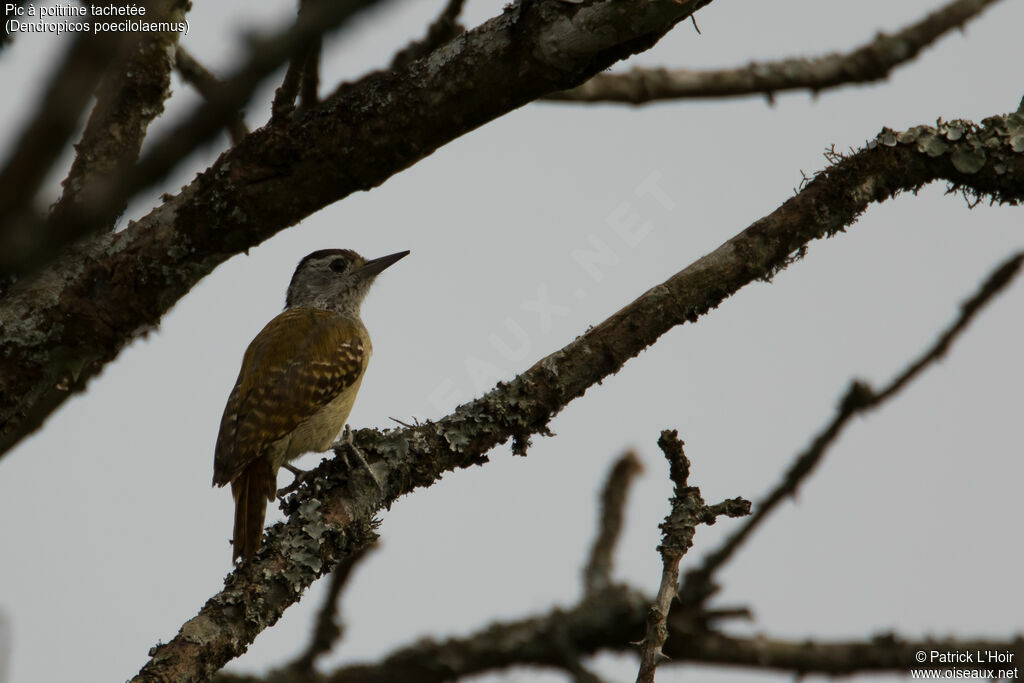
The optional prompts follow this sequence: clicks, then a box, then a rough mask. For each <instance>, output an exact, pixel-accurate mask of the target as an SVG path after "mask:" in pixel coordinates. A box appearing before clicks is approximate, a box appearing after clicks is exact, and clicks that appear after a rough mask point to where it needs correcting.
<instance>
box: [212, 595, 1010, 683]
mask: <svg viewBox="0 0 1024 683" xmlns="http://www.w3.org/2000/svg"><path fill="white" fill-rule="evenodd" d="M649 605H650V599H649V598H648V597H646V596H644V595H642V594H640V593H638V592H636V591H633V590H631V589H629V588H627V587H626V586H621V585H619V586H612V587H610V588H606V589H603V590H602V591H599V592H598V593H596V594H594V595H589V596H585V597H584V598H583V599H582V600H581V601H580V602H579V603H577V604H576V605H574V606H573V607H572V608H571V609H553V610H551V611H550V612H547V613H545V614H541V615H538V616H535V617H530V618H527V619H522V620H518V621H511V622H498V623H494V624H492V625H490V626H488V627H486V628H484V629H481V630H480V631H478V632H476V633H473V634H470V635H469V636H466V637H464V638H451V639H448V640H444V641H440V642H439V641H436V640H433V639H420V640H418V641H417V642H416V643H415V644H413V645H409V646H407V647H404V648H401V649H399V650H396V651H395V652H393V653H392V654H390V655H388V656H387V657H386V658H384V659H383V660H382V661H380V662H378V663H375V664H352V665H347V666H343V667H340V668H337V669H335V670H333V671H331V672H329V673H327V674H324V675H323V678H322V679H320V680H321V683H404V682H405V681H417V682H419V683H446V682H448V681H455V680H458V679H461V678H466V677H469V676H473V675H477V674H481V673H486V672H494V671H500V670H503V669H507V668H509V667H512V666H543V667H549V668H554V669H561V668H562V664H561V662H562V660H563V658H564V654H565V653H564V652H563V651H562V648H565V647H570V648H572V649H573V652H574V653H576V654H578V655H579V656H589V655H594V654H597V653H600V652H623V653H625V652H633V651H634V646H633V644H632V642H631V641H633V640H635V639H636V638H637V636H638V634H639V633H641V632H642V631H643V628H644V616H645V613H646V611H647V607H648V606H649ZM680 612H681V610H679V609H678V608H677V609H675V610H673V612H672V615H671V619H670V626H671V629H670V635H669V639H668V641H667V643H666V645H665V652H666V654H667V655H669V656H670V657H671V661H670V662H667V664H668V665H676V666H678V665H681V664H715V665H720V666H732V667H742V668H749V669H752V670H755V671H779V672H783V673H793V674H821V675H826V676H829V675H831V676H841V675H851V674H857V673H884V672H896V673H903V674H905V673H906V672H907V671H908V670H909V669H912V668H922V665H921V663H919V662H918V661H917V659H916V655H917V653H918V652H921V651H924V652H926V653H930V652H931V651H932V650H937V651H940V652H947V651H954V652H974V651H977V650H981V651H987V650H994V651H999V652H1012V653H1014V654H1015V655H1016V657H1015V662H1016V661H1020V659H1021V656H1022V655H1024V639H1021V638H1020V637H1018V638H1016V639H1014V640H981V639H975V640H965V639H955V638H946V639H937V638H935V639H933V638H929V639H926V640H919V639H918V640H911V639H905V638H902V637H899V636H896V635H894V634H884V635H878V636H875V637H873V638H870V639H866V640H862V641H835V642H818V641H809V640H803V641H788V640H781V639H775V638H770V637H765V636H755V637H752V638H737V637H732V636H727V635H724V634H720V633H714V632H710V633H709V632H700V631H692V630H688V629H686V628H685V627H684V628H678V626H679V625H678V624H677V623H676V622H680V621H683V622H685V619H681V618H678V617H679V615H680ZM684 626H685V624H684ZM940 668H941V667H940ZM216 680H217V683H264V682H266V681H267V680H268V679H267V678H265V677H253V676H236V675H232V674H220V675H218V676H217V679H216ZM274 680H275V681H277V682H278V683H293V682H294V683H300V681H305V680H307V679H299V678H287V677H286V678H275V679H274Z"/></svg>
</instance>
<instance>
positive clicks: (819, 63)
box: [545, 0, 998, 104]
mask: <svg viewBox="0 0 1024 683" xmlns="http://www.w3.org/2000/svg"><path fill="white" fill-rule="evenodd" d="M997 1H998V0H953V2H950V3H948V4H947V5H944V6H943V7H941V8H939V9H938V10H936V11H935V12H932V13H931V14H929V15H928V16H926V17H925V18H924V19H922V20H921V21H918V22H916V23H914V24H911V25H910V26H907V27H906V28H904V29H902V30H901V31H899V32H898V33H896V34H894V35H886V34H884V33H879V34H878V36H876V37H875V39H874V40H872V41H870V42H868V43H866V44H865V45H862V46H861V47H859V48H857V49H856V50H853V51H851V52H848V53H845V54H838V53H832V54H828V55H824V56H821V57H813V58H807V57H801V58H794V59H784V60H781V61H777V62H760V63H758V62H753V63H751V64H749V65H747V66H743V67H738V68H733V69H709V70H694V69H666V68H660V69H658V68H635V69H633V70H631V71H629V72H627V73H602V74H598V75H597V76H594V77H593V78H592V79H590V80H589V81H587V82H586V83H584V84H583V85H580V86H577V87H575V88H573V89H571V90H566V91H564V92H559V93H553V94H551V95H549V96H548V97H546V98H545V99H547V100H555V101H561V102H623V103H628V104H645V103H648V102H659V101H663V100H681V99H696V98H719V97H738V96H745V95H757V94H764V95H767V96H768V97H769V98H770V97H772V96H773V95H774V94H775V93H777V92H783V91H786V90H810V91H811V92H814V93H817V92H820V91H822V90H827V89H830V88H836V87H839V86H843V85H850V84H856V83H873V82H876V81H881V80H885V79H886V78H888V77H889V74H890V72H892V70H893V69H895V68H896V67H898V66H900V65H901V64H906V63H908V62H910V61H912V60H913V59H914V58H916V57H917V55H918V54H919V53H920V52H921V51H922V50H923V49H925V48H926V47H928V46H929V45H931V44H932V43H934V42H935V41H937V40H938V39H939V38H941V37H942V36H943V35H945V34H946V33H949V32H950V31H952V30H953V29H955V28H962V27H963V25H964V24H965V23H967V21H969V20H970V19H972V18H974V17H976V16H978V15H979V14H981V12H982V11H983V10H984V9H985V8H986V7H988V5H990V4H992V3H994V2H997Z"/></svg>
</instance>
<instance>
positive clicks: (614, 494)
mask: <svg viewBox="0 0 1024 683" xmlns="http://www.w3.org/2000/svg"><path fill="white" fill-rule="evenodd" d="M643 469H644V468H643V465H642V464H640V460H639V459H638V458H637V457H636V453H635V452H633V451H626V452H625V453H624V454H623V455H622V456H621V457H620V458H619V459H618V460H617V461H616V462H615V465H614V466H613V467H612V470H611V472H609V473H608V480H607V481H606V482H605V485H604V488H603V489H602V491H601V507H600V527H599V529H598V532H597V536H596V537H595V538H594V545H593V546H591V548H590V559H588V560H587V564H586V566H585V567H584V568H583V591H584V592H585V593H593V592H595V591H599V590H602V589H604V588H607V587H608V586H610V585H611V583H612V556H613V554H614V553H615V545H616V543H617V542H618V540H619V533H620V532H621V531H622V518H623V516H624V515H625V512H626V501H627V497H628V495H629V487H630V484H632V483H633V479H634V478H635V477H636V476H637V475H638V474H640V473H641V472H643Z"/></svg>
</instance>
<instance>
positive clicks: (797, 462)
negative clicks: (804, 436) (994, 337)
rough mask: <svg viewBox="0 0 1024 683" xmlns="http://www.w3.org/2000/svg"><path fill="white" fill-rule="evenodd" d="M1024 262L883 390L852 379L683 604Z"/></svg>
mask: <svg viewBox="0 0 1024 683" xmlns="http://www.w3.org/2000/svg"><path fill="white" fill-rule="evenodd" d="M1022 263H1024V252H1020V253H1017V254H1014V255H1013V256H1011V257H1010V258H1008V259H1007V260H1006V261H1004V262H1003V263H1001V264H999V266H998V267H996V269H995V270H994V271H993V272H992V273H991V274H990V275H989V276H988V278H986V280H985V282H984V283H983V284H982V285H981V287H980V288H979V289H978V291H977V292H976V293H975V294H974V295H973V296H972V297H971V298H970V299H968V300H967V301H965V302H964V303H963V304H962V305H961V307H960V315H959V316H957V319H956V320H955V321H954V322H953V324H952V325H950V327H949V328H947V329H946V330H944V331H943V332H942V333H941V334H940V335H939V336H938V338H937V339H936V340H935V342H934V343H933V344H932V345H931V346H929V347H928V348H927V349H926V350H925V351H924V352H923V353H922V354H921V355H920V356H919V357H918V358H916V359H915V360H913V361H912V362H911V363H910V364H909V365H908V366H907V367H906V368H905V369H904V370H903V371H902V372H901V373H900V374H899V375H897V376H896V377H895V378H894V379H893V380H892V381H891V382H889V384H887V385H886V386H885V387H884V388H883V389H882V390H881V391H878V392H876V391H875V390H873V389H872V388H871V387H870V386H868V385H867V384H864V383H863V382H859V381H854V382H851V383H850V387H849V388H848V389H847V390H846V394H845V395H844V396H843V398H842V400H841V401H840V402H839V406H838V407H837V409H836V414H835V416H834V417H833V418H832V420H831V421H830V422H829V423H828V424H827V425H826V426H825V427H824V428H823V429H822V430H821V431H819V432H818V433H817V434H816V435H815V437H814V438H813V439H812V440H811V443H810V445H809V446H808V447H807V449H806V450H804V451H803V452H802V453H800V454H799V455H798V456H797V457H796V458H795V459H794V460H793V463H792V464H791V465H790V467H789V469H788V470H787V471H786V474H785V476H784V477H783V479H782V481H780V482H779V483H778V485H777V486H776V487H775V488H774V489H772V491H771V492H770V493H769V494H768V495H767V496H765V498H764V500H762V501H761V502H760V503H759V504H758V506H757V509H756V511H755V512H754V514H753V515H751V516H750V518H749V519H747V520H746V521H745V522H744V523H743V524H742V525H741V526H740V528H739V529H737V530H736V531H735V532H734V533H732V534H731V535H730V536H729V537H728V538H727V539H726V540H725V542H724V543H723V544H722V545H721V546H720V547H719V548H718V549H716V550H715V551H714V552H712V553H709V554H708V555H707V556H706V557H705V558H704V560H703V561H702V562H701V564H700V566H699V567H697V568H696V569H693V570H691V571H689V572H687V574H686V577H685V580H684V582H683V586H682V588H681V589H680V591H679V594H680V599H681V600H682V601H683V603H684V604H687V605H697V604H701V603H704V602H705V601H706V600H707V599H708V598H709V597H711V596H712V595H714V593H715V592H717V589H718V587H717V586H716V585H715V583H714V580H713V576H714V574H715V572H717V571H718V570H719V569H720V568H721V567H722V565H724V564H725V563H726V562H727V561H728V560H729V559H730V558H731V557H732V556H733V555H734V554H735V553H736V551H737V550H739V548H740V547H741V546H742V545H743V543H744V542H746V540H747V539H748V538H750V537H751V535H752V534H753V533H754V531H755V530H756V529H757V528H758V526H760V524H761V522H763V521H764V520H765V518H767V516H768V515H769V514H770V513H771V512H772V510H774V509H775V508H776V507H778V505H779V504H780V503H781V502H782V501H784V500H785V499H787V498H789V497H790V496H793V495H796V491H797V488H798V487H799V486H800V484H801V483H802V482H803V481H804V480H805V479H806V478H807V477H808V476H809V475H810V474H811V472H813V471H814V469H815V468H816V467H817V466H818V464H819V463H820V462H821V460H822V459H823V458H824V457H825V453H826V451H828V449H829V447H831V446H832V444H833V443H835V440H836V439H837V438H839V435H840V433H842V431H843V429H844V428H845V427H846V425H847V424H848V423H849V422H850V420H852V419H853V418H854V417H856V416H857V415H860V414H863V413H866V412H868V411H869V410H873V409H875V408H878V407H879V406H881V405H882V404H883V403H885V401H887V400H888V399H890V398H892V397H893V396H895V395H896V394H897V393H898V392H899V391H900V390H901V389H902V388H903V387H905V386H906V385H907V384H908V383H910V382H911V381H913V380H914V379H915V378H916V377H917V376H918V375H919V374H920V373H921V372H922V371H924V370H925V369H926V368H927V367H929V366H930V365H932V364H934V363H936V362H938V361H939V360H940V359H941V358H942V357H943V356H944V355H945V354H946V352H947V351H948V350H949V348H950V346H951V345H952V344H953V342H954V341H955V340H956V338H957V337H958V336H959V335H960V334H961V333H962V332H963V331H964V330H966V329H967V326H968V325H970V323H971V321H972V320H973V319H974V317H975V316H976V315H977V314H978V313H979V312H980V311H981V310H982V309H983V308H984V307H985V306H986V305H987V304H988V303H989V302H991V301H992V300H993V299H995V297H996V296H997V295H998V294H999V293H1000V292H1002V291H1003V290H1004V289H1006V287H1007V286H1009V284H1010V283H1011V282H1012V281H1013V279H1014V278H1015V277H1016V276H1017V275H1018V274H1019V273H1020V270H1021V265H1022Z"/></svg>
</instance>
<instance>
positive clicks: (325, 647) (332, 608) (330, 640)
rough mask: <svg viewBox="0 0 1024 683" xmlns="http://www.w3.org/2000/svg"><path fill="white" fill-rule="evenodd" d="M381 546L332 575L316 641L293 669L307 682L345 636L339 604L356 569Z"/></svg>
mask: <svg viewBox="0 0 1024 683" xmlns="http://www.w3.org/2000/svg"><path fill="white" fill-rule="evenodd" d="M379 547H380V546H379V545H378V544H376V543H374V544H372V545H367V546H363V547H362V548H360V549H359V550H357V551H356V552H355V553H353V554H352V555H350V556H348V557H346V558H345V559H344V560H342V561H341V562H339V563H338V566H337V567H335V568H334V571H333V572H331V580H330V582H329V583H328V584H327V594H326V595H325V596H324V601H323V604H322V605H321V607H320V611H319V612H318V613H317V616H316V624H315V625H314V627H313V637H312V638H310V640H309V645H308V646H307V647H306V650H305V652H303V653H302V654H301V655H299V656H298V657H296V659H295V661H294V662H292V664H291V666H290V667H288V668H290V669H292V670H294V671H295V672H296V673H297V674H299V675H303V676H305V677H307V678H309V677H310V675H311V674H312V673H313V666H314V664H316V660H317V659H318V658H319V657H321V656H323V655H325V654H327V653H328V652H330V651H331V649H332V648H333V647H334V645H335V643H337V642H338V641H339V640H340V639H341V637H342V635H343V634H344V626H343V625H342V624H341V622H340V620H339V619H338V603H339V598H340V596H341V592H342V591H343V590H344V589H345V586H346V585H347V584H348V580H349V578H350V577H351V576H352V570H353V569H355V567H356V565H358V564H359V563H360V562H362V561H363V560H365V559H366V558H367V557H368V556H369V555H370V554H372V553H373V551H374V550H376V549H377V548H379Z"/></svg>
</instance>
